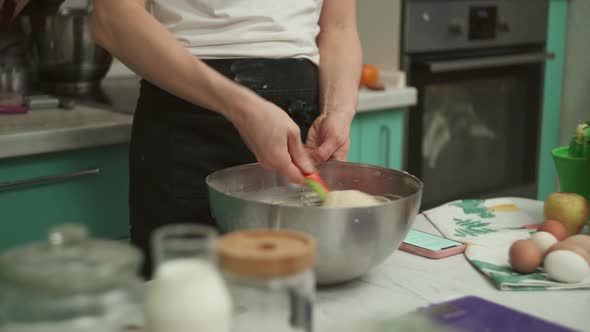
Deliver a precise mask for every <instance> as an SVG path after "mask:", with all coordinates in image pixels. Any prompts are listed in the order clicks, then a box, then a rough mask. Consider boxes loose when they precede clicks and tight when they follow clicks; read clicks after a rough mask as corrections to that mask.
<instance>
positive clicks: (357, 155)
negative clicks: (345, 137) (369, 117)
mask: <svg viewBox="0 0 590 332" xmlns="http://www.w3.org/2000/svg"><path fill="white" fill-rule="evenodd" d="M362 120H363V118H362V117H361V116H358V115H357V116H355V118H354V120H353V121H352V125H351V126H350V150H349V151H348V158H347V159H346V160H347V161H350V162H353V163H360V162H362V161H361V147H362V142H361V138H362V135H361V128H362Z"/></svg>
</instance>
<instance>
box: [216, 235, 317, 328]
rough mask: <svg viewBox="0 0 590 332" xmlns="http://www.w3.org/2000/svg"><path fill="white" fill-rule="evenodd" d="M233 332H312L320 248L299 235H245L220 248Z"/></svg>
mask: <svg viewBox="0 0 590 332" xmlns="http://www.w3.org/2000/svg"><path fill="white" fill-rule="evenodd" d="M217 252H218V264H219V267H220V269H221V271H222V273H223V275H224V277H225V280H226V283H227V285H228V288H229V291H230V295H231V298H232V302H233V304H234V309H233V310H234V315H233V330H232V331H234V332H259V331H273V332H295V331H297V332H301V331H305V332H311V331H313V318H312V313H313V302H314V296H315V277H314V274H313V270H312V267H313V264H314V260H315V252H316V245H315V241H314V240H313V238H312V237H310V236H308V235H305V234H303V233H299V232H295V231H286V230H279V231H271V230H244V231H237V232H233V233H229V234H227V235H224V236H223V237H221V238H220V240H219V241H218V243H217Z"/></svg>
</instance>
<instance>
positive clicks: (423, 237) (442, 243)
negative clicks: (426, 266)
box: [399, 229, 466, 259]
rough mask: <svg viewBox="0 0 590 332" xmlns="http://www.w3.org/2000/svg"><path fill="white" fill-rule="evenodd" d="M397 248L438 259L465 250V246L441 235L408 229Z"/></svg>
mask: <svg viewBox="0 0 590 332" xmlns="http://www.w3.org/2000/svg"><path fill="white" fill-rule="evenodd" d="M399 248H400V250H403V251H407V252H409V253H412V254H415V255H419V256H424V257H428V258H432V259H439V258H444V257H449V256H453V255H457V254H460V253H462V252H464V251H465V248H466V246H465V244H463V243H461V242H458V241H453V240H449V239H447V238H444V237H442V236H438V235H434V234H430V233H426V232H422V231H418V230H415V229H410V231H409V232H408V235H407V236H406V239H405V240H404V242H402V245H401V246H400V247H399Z"/></svg>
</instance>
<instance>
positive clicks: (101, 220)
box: [0, 145, 129, 250]
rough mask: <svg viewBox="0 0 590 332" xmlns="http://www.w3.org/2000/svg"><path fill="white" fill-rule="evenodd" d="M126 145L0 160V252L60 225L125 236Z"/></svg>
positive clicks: (127, 174)
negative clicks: (78, 226)
mask: <svg viewBox="0 0 590 332" xmlns="http://www.w3.org/2000/svg"><path fill="white" fill-rule="evenodd" d="M127 156H128V147H127V145H117V146H109V147H103V148H94V149H85V150H76V151H68V152H61V153H51V154H44V155H37V156H31V157H24V158H14V159H4V160H0V216H1V219H2V226H3V227H2V231H1V233H0V250H2V249H5V248H7V247H10V246H14V245H18V244H22V243H27V242H30V241H36V240H42V239H45V238H46V236H47V232H48V230H49V229H50V228H51V227H53V226H55V225H57V224H60V223H70V222H75V223H81V224H84V225H86V226H87V227H88V229H89V231H90V232H91V234H92V236H95V237H104V238H124V237H128V232H129V226H128V215H129V209H128V182H129V173H128V157H127Z"/></svg>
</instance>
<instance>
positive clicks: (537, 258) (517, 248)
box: [510, 240, 543, 273]
mask: <svg viewBox="0 0 590 332" xmlns="http://www.w3.org/2000/svg"><path fill="white" fill-rule="evenodd" d="M542 259H543V256H542V255H541V251H540V250H539V248H537V246H536V245H535V243H534V242H533V241H531V240H518V241H516V242H514V243H513V244H512V246H510V264H511V265H512V268H513V269H514V270H516V271H518V272H520V273H533V272H535V270H536V269H537V267H539V266H540V265H541V261H542Z"/></svg>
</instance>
